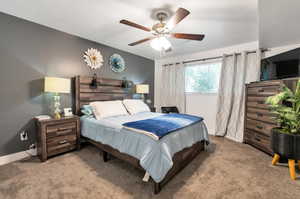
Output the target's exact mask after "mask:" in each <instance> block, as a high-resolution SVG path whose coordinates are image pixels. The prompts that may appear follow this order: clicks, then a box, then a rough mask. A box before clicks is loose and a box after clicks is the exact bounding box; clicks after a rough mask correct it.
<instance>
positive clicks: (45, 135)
mask: <svg viewBox="0 0 300 199" xmlns="http://www.w3.org/2000/svg"><path fill="white" fill-rule="evenodd" d="M79 138H80V118H79V117H78V116H72V117H63V118H61V119H47V120H40V121H39V120H37V152H38V157H39V158H40V160H41V161H42V162H44V161H46V160H47V159H48V157H50V156H54V155H57V154H60V153H64V152H68V151H71V150H74V149H79V148H80V142H79Z"/></svg>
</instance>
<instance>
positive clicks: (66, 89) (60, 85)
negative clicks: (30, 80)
mask: <svg viewBox="0 0 300 199" xmlns="http://www.w3.org/2000/svg"><path fill="white" fill-rule="evenodd" d="M70 87H71V81H70V79H65V78H57V77H45V87H44V91H45V92H50V93H70V89H71V88H70Z"/></svg>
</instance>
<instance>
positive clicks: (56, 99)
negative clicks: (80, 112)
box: [54, 93, 61, 119]
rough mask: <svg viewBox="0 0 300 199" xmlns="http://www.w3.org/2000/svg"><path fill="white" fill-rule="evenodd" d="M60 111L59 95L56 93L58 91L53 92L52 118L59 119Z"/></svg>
mask: <svg viewBox="0 0 300 199" xmlns="http://www.w3.org/2000/svg"><path fill="white" fill-rule="evenodd" d="M60 112H61V110H60V96H59V95H58V93H55V95H54V118H55V119H60V118H61V114H60Z"/></svg>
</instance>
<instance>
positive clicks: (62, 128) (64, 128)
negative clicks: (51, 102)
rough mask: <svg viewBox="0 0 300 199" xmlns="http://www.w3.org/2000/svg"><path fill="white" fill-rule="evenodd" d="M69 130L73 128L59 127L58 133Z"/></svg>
mask: <svg viewBox="0 0 300 199" xmlns="http://www.w3.org/2000/svg"><path fill="white" fill-rule="evenodd" d="M69 129H73V127H72V126H69V127H61V128H59V129H58V130H59V131H64V130H69Z"/></svg>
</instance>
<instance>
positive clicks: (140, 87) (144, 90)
mask: <svg viewBox="0 0 300 199" xmlns="http://www.w3.org/2000/svg"><path fill="white" fill-rule="evenodd" d="M136 93H139V94H148V93H149V85H148V84H137V85H136Z"/></svg>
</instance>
